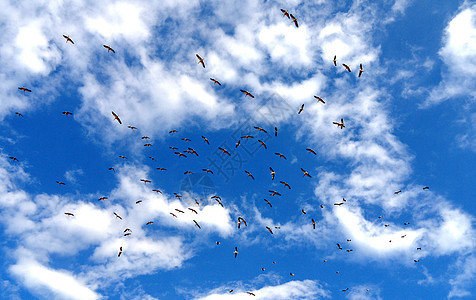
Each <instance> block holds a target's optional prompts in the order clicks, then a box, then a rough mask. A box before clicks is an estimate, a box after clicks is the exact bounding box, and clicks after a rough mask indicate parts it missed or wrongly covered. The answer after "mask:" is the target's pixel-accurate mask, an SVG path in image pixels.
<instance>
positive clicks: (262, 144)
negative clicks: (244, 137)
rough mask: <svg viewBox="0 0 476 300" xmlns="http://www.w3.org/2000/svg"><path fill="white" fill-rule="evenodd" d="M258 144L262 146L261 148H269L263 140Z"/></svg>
mask: <svg viewBox="0 0 476 300" xmlns="http://www.w3.org/2000/svg"><path fill="white" fill-rule="evenodd" d="M258 142H259V143H260V144H261V146H263V147H264V149H268V147H266V144H265V143H264V142H263V141H262V140H258Z"/></svg>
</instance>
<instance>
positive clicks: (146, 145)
mask: <svg viewBox="0 0 476 300" xmlns="http://www.w3.org/2000/svg"><path fill="white" fill-rule="evenodd" d="M150 146H152V144H149V143H147V144H144V147H150Z"/></svg>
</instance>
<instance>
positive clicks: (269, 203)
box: [264, 199, 273, 207]
mask: <svg viewBox="0 0 476 300" xmlns="http://www.w3.org/2000/svg"><path fill="white" fill-rule="evenodd" d="M264 201H265V202H266V203H267V204H268V205H269V207H273V206H272V205H271V202H269V201H268V200H266V199H264Z"/></svg>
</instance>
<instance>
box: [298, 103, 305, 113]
mask: <svg viewBox="0 0 476 300" xmlns="http://www.w3.org/2000/svg"><path fill="white" fill-rule="evenodd" d="M303 110H304V104H303V105H301V108H300V109H299V111H298V115H300V114H301V113H302V111H303Z"/></svg>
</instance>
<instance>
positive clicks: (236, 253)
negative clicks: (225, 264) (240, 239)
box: [233, 247, 238, 258]
mask: <svg viewBox="0 0 476 300" xmlns="http://www.w3.org/2000/svg"><path fill="white" fill-rule="evenodd" d="M233 253H235V258H236V256H237V255H238V248H237V247H235V252H233Z"/></svg>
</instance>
